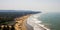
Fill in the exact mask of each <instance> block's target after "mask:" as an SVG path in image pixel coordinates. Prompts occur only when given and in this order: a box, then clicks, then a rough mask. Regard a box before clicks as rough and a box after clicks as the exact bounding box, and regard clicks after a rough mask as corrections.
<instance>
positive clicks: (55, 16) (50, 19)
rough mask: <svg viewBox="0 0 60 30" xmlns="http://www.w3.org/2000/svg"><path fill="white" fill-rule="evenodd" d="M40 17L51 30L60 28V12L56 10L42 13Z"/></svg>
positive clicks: (59, 29)
mask: <svg viewBox="0 0 60 30" xmlns="http://www.w3.org/2000/svg"><path fill="white" fill-rule="evenodd" d="M38 19H39V20H41V21H42V23H43V24H45V25H46V26H48V27H49V28H50V29H51V30H60V13H58V12H55V13H46V14H42V15H41V16H40V18H38Z"/></svg>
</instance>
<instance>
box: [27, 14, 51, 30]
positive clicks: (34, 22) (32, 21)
mask: <svg viewBox="0 0 60 30" xmlns="http://www.w3.org/2000/svg"><path fill="white" fill-rule="evenodd" d="M38 17H39V14H36V15H32V16H31V17H30V18H28V20H27V23H28V24H29V25H31V26H32V27H34V30H44V29H46V30H50V29H48V28H46V27H45V26H44V25H43V24H40V23H42V21H39V20H38V19H37V18H38Z"/></svg>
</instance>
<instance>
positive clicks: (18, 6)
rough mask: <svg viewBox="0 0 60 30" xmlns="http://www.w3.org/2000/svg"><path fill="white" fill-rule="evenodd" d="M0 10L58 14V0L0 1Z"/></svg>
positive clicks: (59, 10)
mask: <svg viewBox="0 0 60 30" xmlns="http://www.w3.org/2000/svg"><path fill="white" fill-rule="evenodd" d="M0 10H40V11H48V12H60V0H0Z"/></svg>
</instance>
